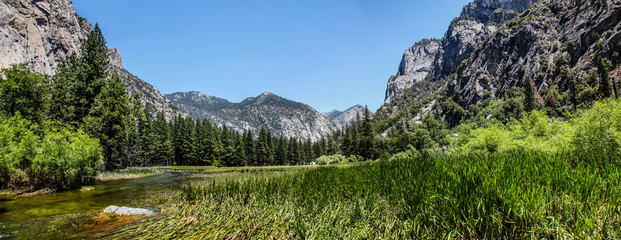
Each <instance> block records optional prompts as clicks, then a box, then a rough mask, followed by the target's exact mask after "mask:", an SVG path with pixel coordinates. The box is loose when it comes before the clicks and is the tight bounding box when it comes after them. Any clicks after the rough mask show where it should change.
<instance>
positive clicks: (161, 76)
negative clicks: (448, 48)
mask: <svg viewBox="0 0 621 240" xmlns="http://www.w3.org/2000/svg"><path fill="white" fill-rule="evenodd" d="M468 2H469V0H433V1H432V0H262V1H259V0H201V1H198V0H197V1H189V0H178V1H170V0H168V1H162V0H73V3H74V5H75V8H76V11H77V12H78V14H79V15H80V16H82V17H85V18H87V19H88V20H89V21H90V22H91V24H93V25H94V24H95V23H99V25H100V27H101V29H102V31H103V33H104V36H105V37H106V40H107V41H108V47H110V48H118V49H119V50H120V52H121V55H122V57H123V66H124V67H125V68H126V69H127V70H129V71H130V72H131V73H133V74H134V75H136V76H138V77H140V78H141V79H143V80H145V81H146V82H148V83H150V84H152V85H154V86H155V87H157V88H158V89H159V90H160V91H161V92H162V93H173V92H179V91H200V92H203V93H206V94H208V95H212V96H217V97H221V98H225V99H228V100H229V101H233V102H240V101H242V100H243V99H245V98H247V97H254V96H257V95H259V94H260V93H262V92H273V93H275V94H277V95H280V96H282V97H285V98H287V99H290V100H294V101H298V102H302V103H306V104H308V105H310V106H311V107H314V108H315V109H317V110H318V111H320V112H327V111H330V110H332V109H338V110H345V109H347V108H349V107H351V106H353V105H355V104H361V105H368V106H369V108H370V109H371V110H372V111H375V110H376V109H377V108H379V107H380V106H381V104H382V103H383V101H384V95H385V90H386V83H387V81H388V78H389V77H390V76H391V75H394V74H395V73H396V72H397V69H398V67H399V62H400V60H401V56H402V54H403V51H404V50H405V49H407V48H408V47H410V46H412V45H413V44H414V43H415V42H417V41H419V40H420V39H422V38H441V37H442V36H443V35H444V33H445V32H446V30H447V28H448V25H449V23H450V22H451V20H452V19H453V18H455V17H457V16H459V13H460V12H461V9H462V7H463V5H465V4H467V3H468Z"/></svg>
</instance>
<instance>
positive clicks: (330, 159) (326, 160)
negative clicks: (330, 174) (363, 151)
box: [315, 154, 349, 165]
mask: <svg viewBox="0 0 621 240" xmlns="http://www.w3.org/2000/svg"><path fill="white" fill-rule="evenodd" d="M342 162H349V161H348V159H347V158H345V157H343V156H341V154H334V155H329V156H328V155H324V156H321V157H318V158H316V159H315V163H317V165H330V164H335V163H342Z"/></svg>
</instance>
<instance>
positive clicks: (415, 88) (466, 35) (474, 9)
mask: <svg viewBox="0 0 621 240" xmlns="http://www.w3.org/2000/svg"><path fill="white" fill-rule="evenodd" d="M535 2H537V0H475V1H474V2H472V3H470V4H468V5H466V6H465V7H464V8H463V11H462V13H461V15H460V16H459V17H457V18H455V19H454V20H453V21H452V22H451V24H450V26H449V29H448V30H447V32H446V34H445V35H444V37H443V38H442V39H441V40H439V41H438V40H423V41H421V42H419V43H416V44H415V45H414V46H413V47H412V48H410V49H408V50H406V52H405V54H404V56H403V59H402V61H401V64H400V65H399V71H398V73H397V75H395V76H393V77H391V78H390V80H389V81H388V87H387V90H386V100H385V101H384V105H383V106H382V108H381V109H380V110H382V112H388V113H395V112H397V111H398V110H400V109H403V108H404V107H406V106H407V105H408V104H411V103H412V102H413V101H415V100H420V99H422V98H423V97H425V96H427V95H431V94H433V92H434V91H435V90H437V87H439V86H442V85H443V81H444V80H445V79H446V78H448V77H449V75H451V74H453V73H455V72H456V71H457V69H458V67H459V66H460V65H461V63H462V62H463V61H464V60H465V59H467V58H468V57H470V55H471V54H472V53H473V52H474V51H475V50H476V49H477V48H478V47H479V46H480V45H481V44H482V43H483V42H485V40H486V39H487V38H488V37H489V36H490V35H492V33H494V32H495V31H497V30H498V28H499V26H501V25H502V24H504V22H506V21H508V20H509V19H512V18H514V17H516V16H517V14H518V13H520V12H522V11H524V10H525V9H527V8H528V7H529V6H530V5H532V4H533V3H535ZM410 52H411V53H410ZM408 66H409V67H408ZM402 70H405V71H402ZM438 82H439V83H438ZM417 83H420V84H417ZM395 99H396V100H395ZM382 115H385V116H387V115H386V114H385V113H382Z"/></svg>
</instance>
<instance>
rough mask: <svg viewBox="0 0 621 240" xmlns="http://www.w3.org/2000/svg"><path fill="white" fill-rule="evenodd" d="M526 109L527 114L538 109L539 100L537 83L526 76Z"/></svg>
mask: <svg viewBox="0 0 621 240" xmlns="http://www.w3.org/2000/svg"><path fill="white" fill-rule="evenodd" d="M524 95H525V97H524V108H525V110H526V111H527V112H530V111H532V110H535V109H537V108H538V104H537V98H536V96H535V83H534V82H533V80H532V79H531V78H530V77H529V76H526V77H524Z"/></svg>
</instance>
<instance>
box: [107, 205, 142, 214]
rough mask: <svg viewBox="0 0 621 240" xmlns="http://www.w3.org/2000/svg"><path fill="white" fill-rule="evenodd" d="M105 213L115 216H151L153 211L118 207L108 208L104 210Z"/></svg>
mask: <svg viewBox="0 0 621 240" xmlns="http://www.w3.org/2000/svg"><path fill="white" fill-rule="evenodd" d="M104 212H105V213H114V214H117V215H151V214H153V211H151V210H149V209H144V208H130V207H119V206H114V205H111V206H108V207H107V208H106V209H104Z"/></svg>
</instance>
